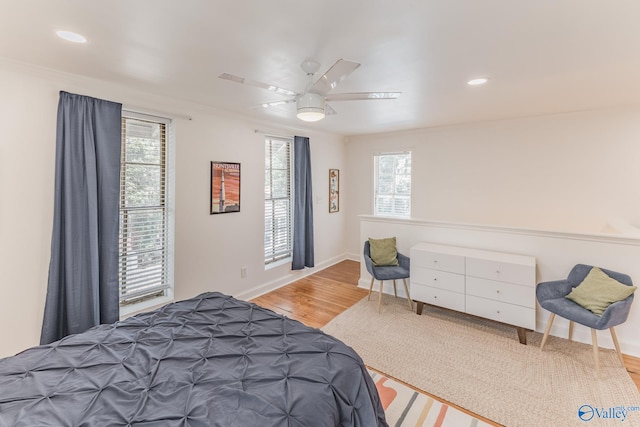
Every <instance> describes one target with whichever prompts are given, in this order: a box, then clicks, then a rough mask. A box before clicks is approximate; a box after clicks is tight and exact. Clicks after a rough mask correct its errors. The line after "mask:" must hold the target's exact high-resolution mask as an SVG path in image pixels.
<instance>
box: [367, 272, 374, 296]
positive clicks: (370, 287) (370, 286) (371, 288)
mask: <svg viewBox="0 0 640 427" xmlns="http://www.w3.org/2000/svg"><path fill="white" fill-rule="evenodd" d="M372 290H373V277H371V284H370V285H369V295H367V301H370V300H371V291H372Z"/></svg>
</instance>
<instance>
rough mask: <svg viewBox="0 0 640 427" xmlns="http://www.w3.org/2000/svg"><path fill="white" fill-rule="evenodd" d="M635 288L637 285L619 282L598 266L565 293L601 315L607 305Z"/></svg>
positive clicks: (572, 299) (620, 298)
mask: <svg viewBox="0 0 640 427" xmlns="http://www.w3.org/2000/svg"><path fill="white" fill-rule="evenodd" d="M636 289H637V286H627V285H625V284H623V283H620V282H618V281H617V280H615V279H612V278H611V277H609V276H608V275H607V273H605V272H604V271H602V270H600V269H599V268H598V267H593V268H592V269H591V271H590V272H589V274H587V277H585V278H584V280H583V281H582V283H580V284H579V285H578V286H576V287H575V288H573V290H572V291H571V292H570V293H569V295H567V298H569V299H570V300H571V301H573V302H575V303H576V304H579V305H581V306H582V307H584V308H586V309H587V310H589V311H592V312H593V313H594V314H597V315H598V316H602V313H604V311H605V310H606V309H607V307H609V306H610V305H611V304H613V303H614V302H618V301H622V300H623V299H625V298H627V297H628V296H629V295H631V294H632V293H633V292H634V291H635V290H636Z"/></svg>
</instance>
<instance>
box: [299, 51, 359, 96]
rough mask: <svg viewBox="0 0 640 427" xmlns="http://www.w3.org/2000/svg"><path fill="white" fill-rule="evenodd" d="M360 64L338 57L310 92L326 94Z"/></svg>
mask: <svg viewBox="0 0 640 427" xmlns="http://www.w3.org/2000/svg"><path fill="white" fill-rule="evenodd" d="M359 66H360V64H358V63H357V62H353V61H347V60H344V59H338V61H337V62H336V63H335V64H333V66H332V67H331V68H329V70H328V71H327V72H326V73H324V74H323V75H322V77H320V78H319V79H318V81H317V82H315V83H314V84H313V86H311V88H310V89H309V92H313V93H317V94H320V95H326V94H327V93H328V92H329V91H330V90H332V89H334V88H335V87H336V86H338V83H340V82H341V81H343V80H344V79H346V78H347V76H349V74H351V73H353V72H354V71H355V69H356V68H358V67H359Z"/></svg>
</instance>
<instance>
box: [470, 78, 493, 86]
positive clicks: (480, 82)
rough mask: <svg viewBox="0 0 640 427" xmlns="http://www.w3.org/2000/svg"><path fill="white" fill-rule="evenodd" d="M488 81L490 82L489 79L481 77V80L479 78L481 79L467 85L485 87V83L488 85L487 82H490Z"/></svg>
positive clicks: (471, 81)
mask: <svg viewBox="0 0 640 427" xmlns="http://www.w3.org/2000/svg"><path fill="white" fill-rule="evenodd" d="M488 81H489V79H488V78H486V77H481V78H479V79H473V80H469V81H468V82H467V84H468V85H469V86H477V85H483V84H485V83H486V82H488Z"/></svg>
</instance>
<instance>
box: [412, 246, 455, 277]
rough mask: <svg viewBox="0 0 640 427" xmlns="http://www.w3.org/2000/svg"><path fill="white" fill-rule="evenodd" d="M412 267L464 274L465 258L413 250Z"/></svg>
mask: <svg viewBox="0 0 640 427" xmlns="http://www.w3.org/2000/svg"><path fill="white" fill-rule="evenodd" d="M411 265H416V266H418V267H424V268H431V269H434V270H440V271H448V272H451V273H458V274H464V256H460V255H452V254H442V253H438V252H431V251H425V250H418V249H412V250H411Z"/></svg>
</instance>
